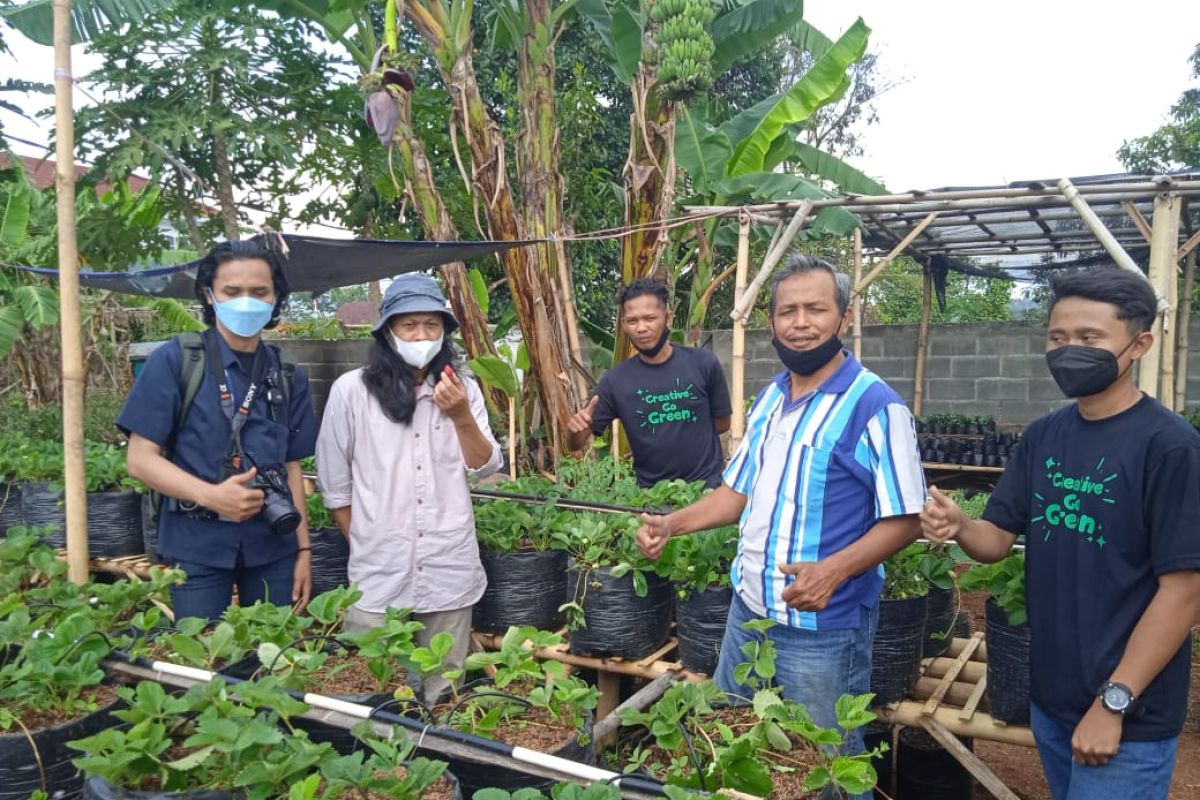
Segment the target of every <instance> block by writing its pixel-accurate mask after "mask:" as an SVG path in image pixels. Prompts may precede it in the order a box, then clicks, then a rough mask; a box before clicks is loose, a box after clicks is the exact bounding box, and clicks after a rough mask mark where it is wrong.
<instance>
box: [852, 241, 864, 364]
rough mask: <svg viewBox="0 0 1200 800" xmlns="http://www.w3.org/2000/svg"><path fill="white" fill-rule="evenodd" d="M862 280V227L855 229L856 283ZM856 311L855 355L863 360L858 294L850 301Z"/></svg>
mask: <svg viewBox="0 0 1200 800" xmlns="http://www.w3.org/2000/svg"><path fill="white" fill-rule="evenodd" d="M860 281H862V228H855V229H854V285H855V286H858V284H859V282H860ZM850 304H851V306H852V307H853V309H854V311H853V314H854V357H855V358H856V359H858V360H859V362H862V321H863V299H862V295H857V296H855V298H854V299H853V300H852V301H850Z"/></svg>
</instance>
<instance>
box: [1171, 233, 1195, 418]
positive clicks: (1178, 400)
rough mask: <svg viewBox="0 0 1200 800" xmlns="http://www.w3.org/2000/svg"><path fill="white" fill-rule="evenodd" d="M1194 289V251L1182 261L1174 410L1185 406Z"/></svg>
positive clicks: (1181, 409) (1180, 409) (1182, 408)
mask: <svg viewBox="0 0 1200 800" xmlns="http://www.w3.org/2000/svg"><path fill="white" fill-rule="evenodd" d="M1195 290H1196V252H1195V251H1194V250H1193V251H1192V252H1191V253H1188V255H1187V258H1186V259H1184V262H1183V295H1182V297H1180V303H1179V332H1178V334H1177V335H1178V336H1179V344H1178V346H1177V347H1176V348H1175V410H1176V411H1180V412H1182V411H1183V410H1184V409H1186V408H1187V399H1188V398H1187V381H1188V356H1189V355H1190V353H1191V347H1190V342H1189V334H1188V329H1189V328H1190V327H1191V324H1192V297H1193V295H1194V294H1195Z"/></svg>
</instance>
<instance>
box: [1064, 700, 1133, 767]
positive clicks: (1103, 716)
mask: <svg viewBox="0 0 1200 800" xmlns="http://www.w3.org/2000/svg"><path fill="white" fill-rule="evenodd" d="M1124 723H1125V718H1124V717H1123V716H1121V715H1120V714H1114V713H1113V712H1111V711H1109V710H1108V709H1106V708H1105V707H1104V706H1103V705H1102V704H1101V703H1100V698H1098V697H1097V698H1096V699H1095V700H1094V701H1092V707H1091V708H1089V709H1088V712H1087V713H1086V714H1084V715H1083V719H1081V720H1080V721H1079V725H1077V726H1076V728H1075V734H1074V735H1073V736H1072V737H1071V753H1072V755H1073V756H1074V758H1075V761H1076V762H1077V763H1080V764H1090V765H1092V766H1094V767H1099V766H1103V765H1104V764H1107V763H1108V760H1109V759H1110V758H1112V757H1113V756H1115V755H1116V754H1117V750H1119V749H1120V747H1121V728H1122V727H1123V726H1124Z"/></svg>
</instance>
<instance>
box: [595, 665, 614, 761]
mask: <svg viewBox="0 0 1200 800" xmlns="http://www.w3.org/2000/svg"><path fill="white" fill-rule="evenodd" d="M596 687H597V688H598V689H600V701H599V702H598V703H597V704H596V719H605V718H606V717H608V716H609V715H610V714H612V713H613V712H614V711H616V710H617V706H619V705H620V704H621V676H620V675H618V674H616V673H615V672H600V673H597V674H596ZM616 733H617V729H616V728H615V727H614V728H613V729H612V730H611V731H610V732H609V733H608V734H606V735H605V736H597V735H595V734H593V736H592V738H593V739H594V740H595V746H596V752H601V751H603V750H604V748H606V747H608V746H609V744H611V743H612V741H613V740H614V739H615V738H616Z"/></svg>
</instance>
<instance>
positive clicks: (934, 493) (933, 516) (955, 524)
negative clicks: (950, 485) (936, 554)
mask: <svg viewBox="0 0 1200 800" xmlns="http://www.w3.org/2000/svg"><path fill="white" fill-rule="evenodd" d="M966 524H967V515H966V514H964V513H963V510H962V509H961V508H959V507H958V504H957V503H955V502H954V501H953V500H951V499H950V498H949V497H947V496H946V495H944V494H942V493H941V492H940V491H939V490H938V488H937V487H936V486H930V487H929V499H928V500H926V501H925V507H924V508H923V509H921V535H923V536H924V537H925V538H926V539H928V540H929V541H931V542H933V543H934V544H945V543H946V542H948V541H950V540H951V539H956V538H958V535H959V534H960V533H962V530H963V527H964V526H965V525H966Z"/></svg>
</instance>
